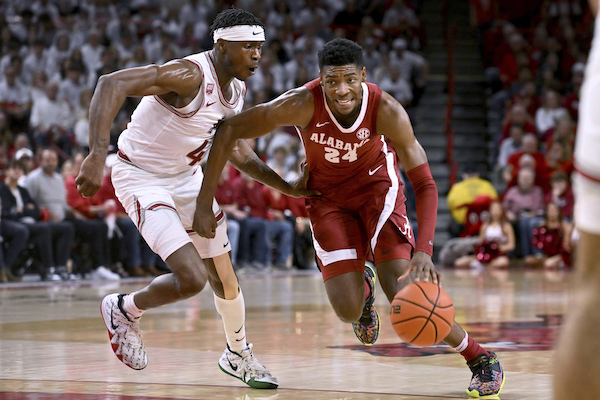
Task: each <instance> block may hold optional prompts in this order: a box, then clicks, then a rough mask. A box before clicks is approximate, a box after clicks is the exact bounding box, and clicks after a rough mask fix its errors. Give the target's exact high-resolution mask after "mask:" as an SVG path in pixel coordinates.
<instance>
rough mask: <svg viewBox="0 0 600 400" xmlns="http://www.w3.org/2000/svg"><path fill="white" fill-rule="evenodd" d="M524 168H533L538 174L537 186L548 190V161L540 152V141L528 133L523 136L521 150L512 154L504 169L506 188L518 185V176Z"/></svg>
mask: <svg viewBox="0 0 600 400" xmlns="http://www.w3.org/2000/svg"><path fill="white" fill-rule="evenodd" d="M522 168H531V169H533V170H534V171H535V174H536V184H537V185H539V186H540V187H542V189H544V190H545V189H546V188H547V187H548V182H547V181H546V160H545V157H544V154H543V153H542V152H540V151H539V150H538V139H537V136H536V135H535V134H533V133H527V134H525V135H524V136H523V139H522V144H521V150H519V151H517V152H515V153H513V154H511V155H510V156H509V157H508V160H507V162H506V167H505V168H504V171H503V172H502V174H503V179H504V182H506V188H505V190H507V189H508V188H510V187H512V186H515V185H516V184H517V175H518V173H519V170H520V169H522Z"/></svg>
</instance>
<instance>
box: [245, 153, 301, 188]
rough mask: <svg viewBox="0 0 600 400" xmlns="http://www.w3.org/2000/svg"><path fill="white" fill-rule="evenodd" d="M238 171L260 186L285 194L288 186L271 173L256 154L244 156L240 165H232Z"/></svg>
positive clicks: (273, 172)
mask: <svg viewBox="0 0 600 400" xmlns="http://www.w3.org/2000/svg"><path fill="white" fill-rule="evenodd" d="M234 166H235V167H236V168H237V169H239V170H240V171H242V172H244V173H246V174H248V175H249V176H251V177H252V178H254V179H255V180H257V181H259V182H260V183H262V184H265V185H267V186H270V187H272V188H273V189H276V190H279V191H280V192H282V193H287V192H288V189H289V188H290V185H289V184H288V183H287V182H286V181H285V180H284V179H283V178H282V177H281V176H279V175H278V174H277V173H276V172H275V171H273V170H272V169H271V168H270V167H269V166H268V165H267V164H266V163H265V162H264V161H263V160H261V159H260V158H259V157H258V156H257V155H256V153H254V152H252V153H250V154H246V155H245V157H244V159H243V161H242V162H241V163H237V164H236V163H234Z"/></svg>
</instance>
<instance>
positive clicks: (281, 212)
mask: <svg viewBox="0 0 600 400" xmlns="http://www.w3.org/2000/svg"><path fill="white" fill-rule="evenodd" d="M275 172H277V173H278V174H279V175H281V171H278V170H277V169H275ZM262 189H263V193H264V195H265V199H266V203H267V210H268V211H267V218H268V222H267V234H268V236H269V245H270V246H269V262H268V264H269V265H272V266H273V267H274V268H277V269H289V268H291V267H292V255H293V248H294V225H295V219H296V216H295V215H293V214H292V211H291V210H290V209H291V208H292V206H291V205H290V201H289V198H288V197H287V196H285V195H284V194H282V193H281V192H279V191H277V190H275V189H273V188H270V187H268V186H263V188H262Z"/></svg>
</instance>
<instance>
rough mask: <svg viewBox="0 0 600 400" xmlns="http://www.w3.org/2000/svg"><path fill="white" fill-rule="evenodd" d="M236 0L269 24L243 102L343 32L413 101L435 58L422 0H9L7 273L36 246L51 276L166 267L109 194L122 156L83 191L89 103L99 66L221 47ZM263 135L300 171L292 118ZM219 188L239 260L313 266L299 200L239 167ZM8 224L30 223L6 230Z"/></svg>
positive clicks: (0, 97) (44, 272) (103, 275)
mask: <svg viewBox="0 0 600 400" xmlns="http://www.w3.org/2000/svg"><path fill="white" fill-rule="evenodd" d="M230 6H237V7H240V8H244V9H246V10H249V11H251V12H253V13H254V14H255V15H256V16H258V17H259V18H261V20H262V21H263V22H264V23H265V26H266V37H267V41H266V43H265V45H264V47H263V51H262V60H261V63H260V68H259V69H258V70H257V73H256V75H255V76H253V77H252V78H250V79H249V80H248V81H247V85H248V94H247V98H246V104H247V106H250V105H252V104H256V103H260V102H264V101H268V100H270V99H272V98H274V97H275V96H277V95H279V94H280V93H282V92H284V91H285V90H288V89H291V88H293V87H296V86H299V85H303V84H304V83H306V82H308V81H309V80H311V79H314V78H316V77H317V76H318V63H317V51H318V50H319V49H320V48H321V46H322V45H323V44H324V43H325V42H326V41H328V40H330V39H332V38H335V37H347V38H349V39H353V40H356V41H357V42H358V43H360V44H361V45H362V46H363V47H364V49H365V63H366V64H367V65H366V66H367V68H368V70H367V71H368V72H367V73H368V80H369V81H371V82H374V83H378V84H379V85H380V86H381V87H382V89H384V90H386V91H388V92H389V93H390V94H392V95H393V96H395V97H396V98H397V99H398V101H400V102H401V103H402V104H403V105H405V106H406V107H407V108H410V107H414V106H416V105H417V104H418V103H419V100H420V97H421V95H422V93H423V91H424V88H425V85H426V82H427V76H428V65H427V62H426V60H425V59H424V58H423V57H422V56H421V55H420V54H419V53H420V51H421V49H422V48H423V46H424V45H425V44H426V37H425V35H424V29H423V24H422V21H421V19H420V17H419V11H420V1H418V0H375V1H365V0H300V1H296V0H267V1H264V0H239V1H228V0H209V1H203V0H178V1H160V0H124V1H119V2H113V1H109V0H20V1H16V0H8V1H4V2H2V3H0V16H1V18H0V175H1V178H2V179H6V182H5V183H4V185H5V186H6V190H5V191H4V192H6V193H5V194H6V196H4V195H3V198H2V218H1V221H2V227H3V228H2V237H3V238H4V242H3V243H2V246H0V250H4V251H5V252H6V254H4V256H6V257H4V258H0V282H6V281H10V280H13V279H18V278H19V277H18V275H19V274H20V273H23V268H24V267H23V265H22V264H23V263H24V262H27V263H29V262H31V259H34V260H35V264H36V265H37V267H36V268H37V272H39V274H40V276H41V277H42V279H46V280H60V279H62V280H65V279H73V278H76V277H81V276H90V275H91V276H92V277H97V278H99V279H117V278H118V277H119V276H127V275H134V276H140V275H147V274H150V275H156V274H158V273H161V272H164V271H165V270H166V268H167V267H166V266H165V265H164V263H163V262H162V261H161V260H160V259H157V256H156V255H155V254H154V253H153V252H152V251H150V250H149V249H148V247H147V245H146V244H145V242H144V241H143V240H142V239H141V238H140V237H139V234H138V233H137V230H136V229H134V228H135V226H134V225H133V223H132V221H131V220H130V219H129V217H128V216H127V215H126V214H125V213H124V210H123V209H122V208H121V207H120V204H118V201H115V200H116V199H115V198H114V191H113V192H112V193H111V188H112V185H111V183H110V178H109V171H110V166H111V163H112V162H114V159H110V158H109V160H108V161H107V168H106V169H107V171H106V172H107V175H106V176H107V178H106V179H105V186H106V190H103V191H102V194H101V195H99V196H96V197H95V198H93V199H84V198H82V197H81V196H79V195H78V194H77V191H76V188H75V184H74V177H75V176H76V175H77V173H78V169H79V165H80V163H81V159H82V157H83V156H84V154H85V152H86V151H88V150H89V149H88V139H89V133H88V108H89V104H90V101H91V98H92V94H93V91H94V88H95V85H96V83H97V81H98V78H99V76H100V75H102V74H106V73H110V72H113V71H116V70H119V69H122V68H130V67H136V66H142V65H146V64H151V63H154V64H162V63H165V62H168V61H169V60H172V59H175V58H180V57H184V56H187V55H189V54H193V53H198V52H201V51H204V50H207V49H210V48H212V40H211V37H210V35H209V27H210V24H211V22H212V20H213V18H214V16H215V15H216V14H217V13H218V12H220V11H221V10H222V9H224V8H227V7H230ZM138 101H139V99H136V98H129V99H128V100H127V101H126V103H125V105H124V106H123V107H122V109H121V110H120V112H119V115H118V116H117V118H116V119H115V122H114V124H113V129H112V132H111V144H112V146H113V150H115V151H116V142H117V138H118V136H119V134H120V132H121V131H122V130H123V128H124V127H125V126H126V124H127V123H128V121H129V118H130V115H131V112H132V111H133V109H134V108H135V106H136V105H137V102H138ZM254 146H255V148H256V151H257V153H258V154H259V155H260V156H261V157H263V158H264V159H265V161H267V162H268V164H269V165H270V166H271V167H272V168H273V169H275V170H277V171H278V172H280V173H281V175H282V176H284V177H285V178H286V179H294V177H297V176H298V174H299V173H300V167H299V166H300V162H301V160H302V158H303V154H302V146H301V143H300V142H299V140H298V138H297V136H296V133H295V132H294V131H292V130H289V129H282V130H278V131H275V132H272V133H271V134H269V135H267V136H265V137H263V138H260V139H259V140H258V141H257V142H256V143H254ZM15 176H16V178H15ZM15 179H16V181H17V182H18V188H17V189H15V185H14V180H15ZM103 189H104V188H103ZM23 190H25V191H27V193H25V192H23ZM4 192H3V193H4ZM5 199H6V200H5ZM219 201H220V202H221V203H222V205H223V209H224V210H225V211H226V212H227V215H228V217H229V221H230V224H229V226H230V230H229V234H230V237H231V241H232V244H234V246H233V248H234V249H233V250H234V251H233V258H234V264H235V266H236V268H238V269H239V268H244V267H249V268H266V267H268V266H275V267H278V268H291V267H296V268H314V255H313V254H311V252H310V250H311V248H312V247H311V240H312V239H311V233H310V228H309V226H308V224H307V219H306V211H305V210H304V207H303V202H302V201H296V199H289V198H286V197H285V196H281V194H279V193H277V192H274V191H272V190H270V189H268V188H265V187H262V185H260V184H258V183H256V182H254V181H252V180H249V179H247V178H246V177H244V176H241V175H240V174H239V173H238V172H237V171H236V170H234V169H232V170H231V171H228V173H227V174H226V175H225V176H224V177H223V187H221V188H220V192H219ZM115 203H116V204H115ZM26 214H27V215H26ZM29 214H31V215H29ZM33 221H35V223H34V222H33ZM9 224H10V225H16V226H19V225H26V228H28V229H25V230H18V229H13V230H12V231H11V232H12V233H9V232H8V230H7V231H6V232H5V226H8V225H9ZM28 224H29V225H28ZM34 227H35V228H34ZM38 227H39V230H40V231H43V232H42V233H39V232H37V230H38ZM34 230H36V232H37V233H34ZM25 231H27V237H25V236H24V235H25V233H24V232H25ZM24 238H25V239H24ZM27 238H29V239H27ZM11 239H12V240H11ZM17 242H18V244H19V245H17V244H16V243H17ZM65 242H67V243H69V244H68V245H65V244H64V243H65ZM21 248H23V249H22V250H21ZM125 248H126V249H127V251H125V250H124V249H125ZM0 253H2V252H1V251H0ZM0 255H2V254H0ZM27 260H29V261H27ZM15 275H17V276H16V277H15Z"/></svg>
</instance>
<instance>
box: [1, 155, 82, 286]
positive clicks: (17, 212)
mask: <svg viewBox="0 0 600 400" xmlns="http://www.w3.org/2000/svg"><path fill="white" fill-rule="evenodd" d="M24 173H25V167H24V166H23V165H22V164H21V163H20V162H19V161H11V162H10V163H9V164H8V168H7V169H6V178H5V179H4V183H0V197H2V204H3V205H4V207H3V209H2V218H3V219H4V218H6V219H10V220H13V221H16V222H20V223H22V224H24V226H25V227H26V228H27V230H28V231H29V240H30V241H31V242H32V243H33V244H34V245H35V248H36V250H37V252H38V254H39V259H40V265H39V269H38V271H37V272H38V273H39V274H40V277H41V279H42V280H43V281H44V280H48V281H60V280H61V279H63V280H69V279H70V278H71V275H70V274H69V272H68V270H67V262H68V260H69V256H70V247H71V244H72V243H73V239H74V235H75V231H74V229H73V227H72V226H71V225H70V224H69V223H67V222H44V221H42V218H43V214H42V212H41V210H40V208H39V207H38V205H37V204H36V202H35V201H34V200H33V199H32V198H31V196H30V194H29V192H28V191H27V189H26V188H24V187H21V186H19V185H18V181H19V179H20V178H21V177H22V176H23V175H24Z"/></svg>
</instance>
